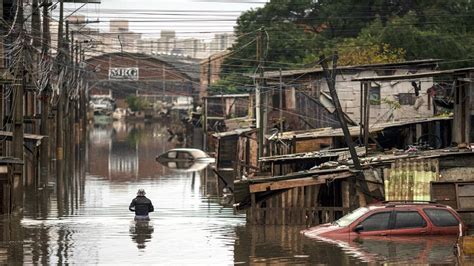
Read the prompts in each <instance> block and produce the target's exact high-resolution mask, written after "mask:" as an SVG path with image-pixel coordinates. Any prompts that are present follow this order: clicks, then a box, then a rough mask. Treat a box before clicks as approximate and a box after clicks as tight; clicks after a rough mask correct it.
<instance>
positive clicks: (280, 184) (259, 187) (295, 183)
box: [250, 172, 353, 193]
mask: <svg viewBox="0 0 474 266" xmlns="http://www.w3.org/2000/svg"><path fill="white" fill-rule="evenodd" d="M352 175H353V173H351V172H343V173H337V174H328V175H320V176H315V177H305V178H296V179H289V180H282V181H273V182H265V183H258V184H251V185H250V193H256V192H263V191H272V190H281V189H289V188H295V187H305V186H313V185H320V184H324V183H326V181H327V180H328V179H340V178H347V177H350V176H352Z"/></svg>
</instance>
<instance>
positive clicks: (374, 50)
mask: <svg viewBox="0 0 474 266" xmlns="http://www.w3.org/2000/svg"><path fill="white" fill-rule="evenodd" d="M472 25H474V1H471V0H420V1H412V0H389V1H387V0H357V1H356V0H317V1H316V0H272V1H270V2H269V3H267V4H266V5H265V6H264V7H263V8H258V9H253V10H250V11H248V12H245V13H243V14H242V15H241V16H240V18H239V19H238V21H237V26H236V28H235V31H236V34H237V36H240V37H239V38H238V39H237V42H236V43H235V44H234V46H233V47H232V48H231V49H230V52H231V55H230V56H229V57H228V58H227V59H226V60H225V61H224V65H223V69H222V72H221V73H220V75H221V78H222V79H223V80H224V81H223V82H222V84H225V87H226V88H228V89H229V90H230V91H235V90H238V91H239V90H241V89H242V88H245V86H249V85H252V84H253V80H252V79H250V78H249V77H248V74H252V73H255V72H256V70H257V67H258V62H257V57H256V50H257V47H256V43H257V42H256V39H257V37H258V34H259V29H261V28H262V27H263V29H264V35H263V43H264V44H263V45H264V48H265V49H264V51H265V52H264V54H263V57H264V69H265V71H272V70H278V69H279V68H283V69H295V68H304V67H310V66H313V65H314V64H316V63H317V62H318V59H319V57H320V55H322V54H330V53H332V52H333V51H338V52H339V58H340V60H339V62H338V65H357V64H372V63H392V62H399V61H403V60H414V59H426V58H438V59H444V60H446V61H449V63H448V64H443V65H442V67H444V68H450V67H465V66H471V65H472V61H473V60H474V42H473V40H474V27H472ZM219 90H221V91H222V90H223V88H222V87H220V88H219Z"/></svg>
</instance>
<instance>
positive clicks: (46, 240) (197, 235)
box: [0, 123, 454, 265]
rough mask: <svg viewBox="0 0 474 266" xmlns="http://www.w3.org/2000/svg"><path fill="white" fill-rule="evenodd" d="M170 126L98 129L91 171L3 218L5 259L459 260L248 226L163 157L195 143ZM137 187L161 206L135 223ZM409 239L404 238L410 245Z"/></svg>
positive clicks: (437, 251)
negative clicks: (145, 220)
mask: <svg viewBox="0 0 474 266" xmlns="http://www.w3.org/2000/svg"><path fill="white" fill-rule="evenodd" d="M166 125H168V124H164V125H160V124H144V123H141V124H140V123H137V124H123V123H122V124H114V125H109V126H100V127H99V126H97V127H93V128H91V129H90V132H89V142H88V144H87V151H86V157H87V158H88V167H87V172H88V173H87V175H86V176H85V177H84V176H81V175H75V176H74V177H73V178H69V179H67V180H66V181H65V182H64V184H63V186H60V187H58V188H57V189H52V190H51V191H47V190H45V191H42V192H40V193H37V192H35V191H28V192H27V193H25V201H26V202H27V204H26V206H25V211H24V214H23V216H22V217H17V218H10V219H9V218H8V217H4V219H3V220H0V233H1V234H0V264H13V263H16V264H20V263H25V264H32V263H38V264H63V263H74V264H119V263H120V264H137V263H140V264H146V263H154V264H157V263H159V264H165V265H166V264H219V265H229V264H273V263H275V264H290V263H297V264H316V263H323V264H334V265H348V264H354V263H361V262H362V263H364V262H366V261H378V262H383V261H390V262H401V263H431V262H434V263H439V262H453V261H454V257H453V255H452V253H451V250H452V249H451V248H450V245H451V243H450V242H449V241H447V240H445V239H442V240H435V239H434V238H433V239H432V240H433V241H427V240H426V239H421V240H420V241H413V242H406V240H403V239H400V240H398V241H385V240H380V239H364V240H361V241H357V242H352V243H324V242H318V241H314V240H312V239H308V238H306V237H304V236H302V235H300V234H299V231H300V230H301V229H302V228H301V227H284V226H279V227H277V226H266V227H262V226H246V224H245V217H244V215H242V214H234V212H233V210H232V209H231V208H226V207H222V205H221V204H220V202H221V201H222V199H218V198H215V197H212V196H208V194H212V193H210V191H213V190H215V189H216V188H215V187H217V184H216V182H215V180H212V179H207V178H206V177H205V176H204V175H202V174H201V173H199V172H198V173H194V174H193V173H175V172H171V171H169V170H168V169H166V168H165V167H162V166H161V165H160V164H158V163H156V162H155V157H156V155H158V154H161V153H163V152H164V151H166V150H169V149H171V148H175V147H176V146H183V145H190V144H191V142H190V141H188V138H187V136H189V132H188V131H187V130H185V129H183V130H181V131H180V129H179V128H178V127H177V126H176V125H175V126H174V128H173V131H174V132H178V131H180V132H184V133H182V134H181V135H182V136H183V137H182V138H180V139H179V140H176V138H172V139H169V133H168V130H167V127H166ZM138 188H144V189H145V190H146V191H147V197H148V198H150V200H152V202H153V204H154V206H155V212H153V213H151V214H150V217H151V221H150V222H149V223H145V224H137V223H135V222H134V221H133V218H134V214H133V213H131V212H129V211H128V204H129V203H130V201H131V199H132V198H134V197H135V193H136V191H137V189H138ZM403 241H405V242H403Z"/></svg>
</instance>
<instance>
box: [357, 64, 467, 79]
mask: <svg viewBox="0 0 474 266" xmlns="http://www.w3.org/2000/svg"><path fill="white" fill-rule="evenodd" d="M469 71H474V67H468V68H458V69H449V70H441V71H431V72H425V73H418V74H407V75H389V76H372V77H360V78H353V79H352V81H382V80H406V79H420V78H426V77H436V76H443V75H452V74H456V73H461V72H469Z"/></svg>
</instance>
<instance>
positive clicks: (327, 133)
mask: <svg viewBox="0 0 474 266" xmlns="http://www.w3.org/2000/svg"><path fill="white" fill-rule="evenodd" d="M452 119H453V118H452V117H429V118H418V119H410V120H403V121H396V122H386V123H378V124H373V125H371V126H370V127H369V130H370V132H378V131H382V130H384V129H386V128H390V127H398V126H405V125H411V124H418V123H425V122H433V121H444V120H452ZM349 131H350V134H351V136H359V133H360V127H359V126H353V127H349ZM278 136H279V139H282V140H290V139H293V137H295V138H296V139H302V138H322V137H343V136H344V133H343V132H342V129H340V128H320V129H315V130H308V131H289V132H283V133H282V134H279V135H278ZM266 137H267V138H269V137H270V135H267V136H266Z"/></svg>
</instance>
